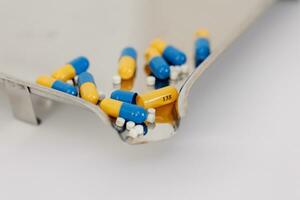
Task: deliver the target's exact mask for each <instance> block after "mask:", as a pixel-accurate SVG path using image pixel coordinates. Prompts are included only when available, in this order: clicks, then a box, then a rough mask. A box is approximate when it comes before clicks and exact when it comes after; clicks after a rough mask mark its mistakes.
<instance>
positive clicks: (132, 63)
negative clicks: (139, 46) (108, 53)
mask: <svg viewBox="0 0 300 200" xmlns="http://www.w3.org/2000/svg"><path fill="white" fill-rule="evenodd" d="M136 59H137V53H136V50H135V49H134V48H132V47H126V48H125V49H123V51H122V53H121V57H120V59H119V71H118V72H119V75H120V77H121V79H122V80H129V79H132V78H133V76H134V74H135V71H136Z"/></svg>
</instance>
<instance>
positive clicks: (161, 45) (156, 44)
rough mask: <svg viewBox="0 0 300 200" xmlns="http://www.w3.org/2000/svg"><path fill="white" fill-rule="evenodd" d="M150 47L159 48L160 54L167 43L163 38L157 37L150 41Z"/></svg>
mask: <svg viewBox="0 0 300 200" xmlns="http://www.w3.org/2000/svg"><path fill="white" fill-rule="evenodd" d="M150 47H152V48H155V49H157V50H158V52H159V53H160V54H163V52H164V51H165V49H166V47H167V43H166V42H165V41H163V40H162V39H159V38H156V39H154V40H152V42H151V43H150Z"/></svg>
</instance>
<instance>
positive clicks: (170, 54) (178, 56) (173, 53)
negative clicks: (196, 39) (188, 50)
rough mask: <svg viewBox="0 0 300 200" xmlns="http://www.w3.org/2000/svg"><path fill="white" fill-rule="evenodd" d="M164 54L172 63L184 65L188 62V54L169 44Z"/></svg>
mask: <svg viewBox="0 0 300 200" xmlns="http://www.w3.org/2000/svg"><path fill="white" fill-rule="evenodd" d="M162 56H163V57H164V59H166V60H167V62H168V63H169V64H171V65H183V64H185V63H186V60H187V59H186V55H185V54H184V53H183V52H182V51H180V50H179V49H177V48H175V47H173V46H171V45H169V46H167V47H166V48H165V50H164V51H163V54H162Z"/></svg>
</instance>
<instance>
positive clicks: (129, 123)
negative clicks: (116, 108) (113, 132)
mask: <svg viewBox="0 0 300 200" xmlns="http://www.w3.org/2000/svg"><path fill="white" fill-rule="evenodd" d="M134 127H135V123H134V122H132V121H129V122H127V123H126V129H127V130H128V131H130V130H131V129H133V128H134Z"/></svg>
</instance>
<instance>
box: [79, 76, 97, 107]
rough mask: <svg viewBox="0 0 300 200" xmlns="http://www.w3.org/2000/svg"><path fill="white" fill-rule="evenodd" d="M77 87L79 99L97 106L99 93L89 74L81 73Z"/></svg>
mask: <svg viewBox="0 0 300 200" xmlns="http://www.w3.org/2000/svg"><path fill="white" fill-rule="evenodd" d="M78 87H79V94H80V97H81V98H82V99H84V100H86V101H89V102H90V103H93V104H97V103H98V101H99V93H98V90H97V87H96V84H95V81H94V77H93V75H92V74H90V73H89V72H82V73H81V74H79V76H78Z"/></svg>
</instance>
